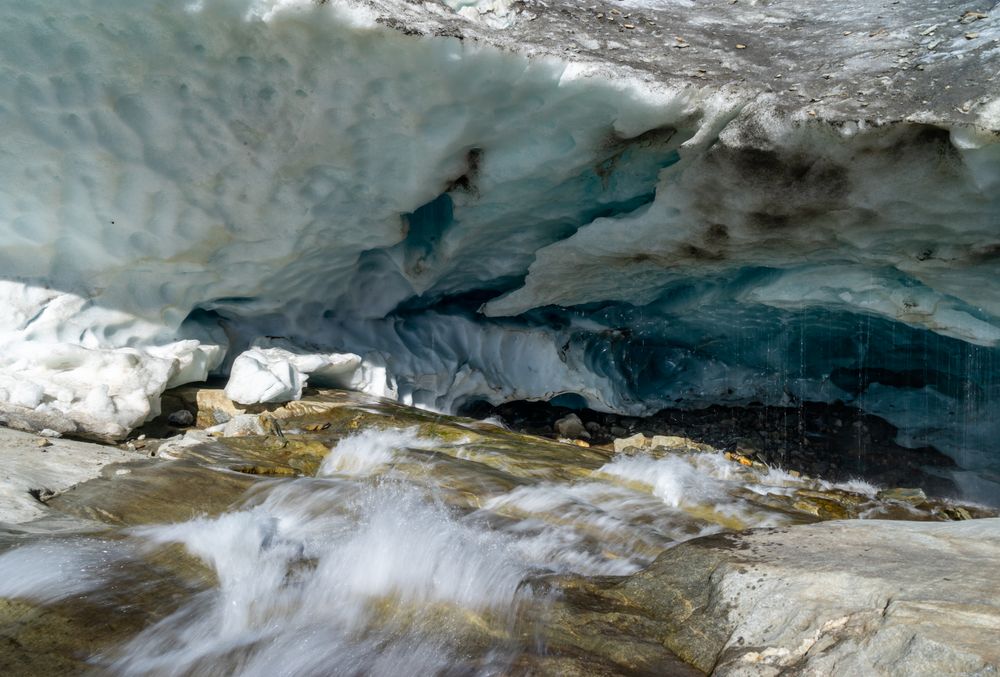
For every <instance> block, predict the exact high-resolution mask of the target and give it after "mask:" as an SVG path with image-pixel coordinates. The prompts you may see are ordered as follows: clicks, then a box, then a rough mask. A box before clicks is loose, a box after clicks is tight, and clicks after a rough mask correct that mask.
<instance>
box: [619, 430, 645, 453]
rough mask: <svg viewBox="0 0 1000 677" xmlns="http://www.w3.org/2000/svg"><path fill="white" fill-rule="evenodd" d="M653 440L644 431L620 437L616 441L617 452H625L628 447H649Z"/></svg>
mask: <svg viewBox="0 0 1000 677" xmlns="http://www.w3.org/2000/svg"><path fill="white" fill-rule="evenodd" d="M651 441H652V440H650V439H649V438H648V437H646V436H645V435H643V434H642V433H636V434H635V435H632V436H631V437H620V438H618V439H616V440H615V441H614V448H615V453H618V454H623V453H626V452H627V450H628V449H648V448H649V447H650V442H651Z"/></svg>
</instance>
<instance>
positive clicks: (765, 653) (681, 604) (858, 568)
mask: <svg viewBox="0 0 1000 677" xmlns="http://www.w3.org/2000/svg"><path fill="white" fill-rule="evenodd" d="M998 560H1000V519H995V518H994V519H979V520H969V521H965V522H888V521H880V520H857V521H836V522H824V523H819V524H811V525H804V526H795V527H790V528H784V529H762V530H756V531H751V532H745V533H742V534H735V535H714V536H708V537H704V538H701V539H696V540H693V541H688V542H686V543H683V544H681V545H679V546H677V547H676V548H673V549H670V550H668V551H666V552H665V553H664V554H662V555H661V556H660V557H659V558H657V560H656V561H655V562H654V563H653V564H652V565H651V566H650V567H649V568H648V569H646V570H644V571H642V572H640V573H638V574H636V575H634V576H632V577H629V578H627V579H625V580H624V581H623V582H620V583H613V584H611V585H609V586H607V587H606V588H605V589H604V590H602V592H601V593H600V594H601V595H602V596H604V597H606V598H607V599H617V600H623V601H624V603H625V606H626V607H627V608H629V609H631V611H629V613H634V614H637V615H639V616H641V617H642V618H656V619H658V620H659V627H658V633H659V635H660V637H661V639H662V641H663V643H664V645H665V646H666V647H667V648H669V649H670V650H671V651H673V652H675V653H677V654H678V655H679V656H681V657H682V658H684V659H685V660H687V661H689V662H690V663H692V664H693V665H695V666H696V667H698V668H699V669H701V670H704V671H706V672H709V671H711V672H712V674H714V675H778V674H792V673H794V674H810V675H901V676H902V675H957V674H963V675H968V674H976V675H979V674H996V672H997V671H998V670H1000V642H998V641H997V638H998V637H1000V598H998V596H997V595H996V591H998V590H1000V569H998V568H997V567H996V562H997V561H998Z"/></svg>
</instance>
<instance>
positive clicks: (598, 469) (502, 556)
mask: <svg viewBox="0 0 1000 677" xmlns="http://www.w3.org/2000/svg"><path fill="white" fill-rule="evenodd" d="M566 448H567V449H570V447H566ZM435 449H436V450H437V451H432V450H435ZM442 449H445V450H446V451H447V453H441V450H442ZM503 458H504V454H503V453H502V452H501V451H498V450H494V449H491V448H489V447H488V446H485V447H484V446H483V445H478V446H477V445H469V444H468V440H461V439H459V440H457V441H452V442H444V441H443V440H440V439H431V438H428V437H421V436H420V435H418V433H417V429H416V428H411V429H389V430H375V429H372V430H366V431H364V432H361V433H358V434H355V435H352V436H348V437H346V438H344V439H342V440H341V441H340V442H339V443H338V444H337V445H336V446H334V447H333V448H332V450H331V451H330V453H329V455H328V456H327V457H326V458H325V459H323V461H322V463H321V465H320V469H319V472H318V473H317V475H316V476H315V477H298V478H284V479H272V480H262V481H260V482H258V483H256V484H255V485H254V486H253V488H252V489H251V490H250V491H249V492H248V494H247V495H246V496H244V498H243V500H242V501H241V502H239V503H238V504H237V505H236V506H234V507H233V508H232V509H230V510H229V511H226V512H223V513H222V514H220V515H218V516H215V517H201V518H198V519H194V520H191V521H187V522H182V523H174V524H157V525H151V526H144V527H138V528H133V529H127V530H123V531H121V532H119V533H116V534H114V535H112V536H111V537H96V536H91V537H81V536H74V537H71V538H62V539H47V540H40V541H35V542H33V543H30V544H28V545H24V546H21V547H18V548H15V549H11V550H8V551H7V552H6V553H4V554H2V555H0V597H8V598H19V599H29V600H33V601H35V602H40V603H43V604H53V603H57V602H59V601H60V600H79V601H84V602H86V601H87V600H89V601H90V602H91V603H94V604H98V605H104V607H105V608H106V612H107V613H108V614H114V613H118V612H119V611H120V608H122V607H123V606H127V604H128V603H127V602H126V603H124V604H123V603H122V602H121V601H117V602H109V601H107V600H106V597H102V596H101V595H102V594H103V593H102V591H104V592H106V591H107V590H112V589H115V590H119V591H126V599H127V596H128V594H131V593H129V592H128V591H135V594H137V595H138V594H139V592H140V591H141V590H143V589H144V586H146V587H148V586H149V585H151V583H150V582H149V580H148V578H149V576H150V574H148V572H147V573H143V572H144V565H143V564H142V563H143V561H144V558H149V557H154V555H155V553H161V555H162V553H163V552H164V551H169V548H171V547H174V548H176V547H177V546H178V545H179V546H181V547H182V548H183V549H184V551H186V553H188V555H190V556H193V557H194V558H196V559H197V560H198V561H200V562H201V563H203V565H206V566H207V569H209V570H210V571H211V574H210V575H209V576H207V577H206V579H205V580H206V581H207V582H206V583H204V584H202V585H201V586H200V587H199V586H195V587H194V588H193V589H190V590H187V591H186V592H183V593H174V594H173V596H172V597H170V602H169V603H166V602H164V603H163V604H162V605H161V606H160V607H157V606H156V604H155V603H154V604H153V607H154V608H153V609H151V610H150V622H148V623H145V624H144V626H143V627H142V629H141V630H138V631H137V634H136V633H133V635H132V636H131V638H129V639H127V640H126V641H124V642H119V644H118V646H115V647H113V648H111V649H104V650H102V651H100V652H99V653H98V654H97V655H95V656H92V657H91V658H90V661H91V664H92V665H93V666H95V669H98V670H100V671H101V672H110V673H112V674H120V675H189V674H196V675H216V674H217V675H229V674H243V675H261V676H272V675H296V676H298V675H328V674H343V675H361V674H366V675H367V674H371V675H403V674H484V675H487V674H500V673H503V674H509V673H510V672H518V671H519V670H518V669H517V667H516V666H517V661H518V660H519V657H520V656H523V655H524V654H525V653H526V652H535V653H538V652H545V650H546V647H545V646H544V642H542V640H541V639H540V635H539V633H538V632H537V630H538V627H537V624H538V623H539V622H543V621H542V620H540V619H543V618H544V609H545V607H546V604H547V603H548V602H549V597H548V595H549V594H550V593H547V592H544V590H545V589H546V588H545V586H540V585H537V582H538V581H539V580H541V579H542V577H544V576H547V575H551V574H582V575H623V574H630V573H632V572H635V571H637V570H638V569H639V568H641V567H642V566H644V565H646V564H648V563H649V562H650V561H652V559H653V558H654V557H655V556H656V555H657V554H658V553H659V552H661V551H662V550H663V549H665V548H667V547H669V546H670V545H671V544H673V543H676V542H678V541H681V540H685V539H688V538H691V537H695V536H699V535H703V534H708V533H712V532H716V531H720V530H722V529H726V528H743V527H747V526H769V525H779V524H784V523H788V522H790V521H792V518H791V517H790V516H789V514H788V513H787V512H782V511H778V510H771V511H768V510H762V509H760V506H758V505H755V504H754V503H753V502H752V499H753V497H754V496H758V495H764V494H767V495H771V496H782V495H788V494H790V493H791V492H793V491H795V490H796V489H798V488H802V487H803V486H805V484H804V482H803V480H800V479H797V478H794V477H792V476H790V475H788V474H786V473H783V472H781V471H777V470H772V471H770V472H763V473H761V472H757V473H756V474H755V475H752V476H751V475H750V474H748V471H747V469H745V468H743V467H742V466H740V465H739V464H737V463H733V462H731V461H730V460H727V459H724V458H723V457H722V455H721V454H711V453H704V454H682V455H662V456H659V457H657V456H653V455H639V456H618V457H614V458H611V459H610V460H609V462H607V463H605V464H604V465H603V466H601V465H599V463H598V464H596V466H595V467H590V468H586V467H584V468H575V469H574V468H572V467H571V465H572V464H571V460H570V459H569V458H568V457H567V462H566V464H565V466H563V467H561V466H560V465H559V464H550V465H546V464H544V463H540V464H539V465H538V466H537V467H535V466H531V465H530V463H529V464H528V465H527V466H524V467H523V468H522V471H521V473H520V476H518V477H515V476H513V475H510V474H505V473H502V472H500V471H499V470H498V469H497V468H498V463H499V460H502V459H503ZM504 462H506V461H504ZM500 465H502V463H501V464H500ZM591 465H594V464H591ZM824 486H825V487H826V488H827V489H830V488H835V487H832V485H824ZM840 489H844V490H851V491H854V492H857V493H858V494H859V495H862V496H864V495H871V494H873V493H874V491H875V489H874V488H873V487H870V486H868V485H865V484H863V483H858V484H855V485H852V486H841V487H840ZM144 576H145V578H144ZM102 600H103V601H102ZM137 603H138V602H137ZM142 603H143V604H149V602H148V601H144V602H142ZM115 605H118V606H117V607H116V606H115Z"/></svg>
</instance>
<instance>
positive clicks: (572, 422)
mask: <svg viewBox="0 0 1000 677" xmlns="http://www.w3.org/2000/svg"><path fill="white" fill-rule="evenodd" d="M553 428H555V431H556V432H557V433H559V434H560V435H562V436H563V437H569V438H574V439H579V438H581V437H582V438H584V439H590V433H588V432H587V429H586V428H584V427H583V421H581V420H580V417H579V416H577V415H576V414H569V415H567V416H563V417H562V418H561V419H559V420H558V421H556V423H555V425H554V426H553Z"/></svg>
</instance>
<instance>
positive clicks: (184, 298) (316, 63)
mask: <svg viewBox="0 0 1000 677" xmlns="http://www.w3.org/2000/svg"><path fill="white" fill-rule="evenodd" d="M449 4H450V5H453V6H452V7H449V5H446V4H440V3H435V2H426V3H422V4H421V3H413V4H406V3H395V2H391V1H388V0H386V1H380V2H369V3H360V2H359V3H349V2H325V1H324V2H314V1H311V0H201V1H199V2H189V3H183V2H177V1H174V0H150V1H149V2H144V3H141V5H140V6H137V5H136V4H135V3H133V2H131V0H128V1H126V0H78V1H77V2H73V3H65V2H62V0H30V1H27V2H22V3H18V4H17V5H14V6H11V7H9V8H5V10H4V12H5V21H4V22H3V24H2V25H0V91H3V92H4V93H5V96H4V97H3V98H2V99H0V125H2V129H3V135H2V136H0V233H2V245H0V299H2V307H3V309H4V310H3V312H2V313H0V346H2V348H3V350H2V351H0V413H2V414H3V417H4V420H6V421H8V422H11V423H13V424H22V425H28V426H33V427H36V428H37V427H54V428H56V429H57V430H62V431H65V432H74V431H75V432H77V433H81V432H84V433H86V432H89V433H93V434H100V435H106V436H111V437H120V436H121V435H123V434H124V433H125V432H126V431H127V430H128V429H129V428H132V427H134V426H135V425H137V424H138V423H141V422H142V421H143V420H144V419H146V418H147V417H148V416H149V415H150V414H152V413H155V412H156V411H157V407H158V397H159V394H160V392H162V390H163V388H165V387H167V386H169V385H175V384H179V383H183V382H187V381H195V380H200V379H203V378H205V376H206V375H207V374H208V373H209V372H210V371H212V370H222V371H225V370H227V369H228V368H229V366H230V365H231V364H232V361H233V359H234V358H235V357H236V355H237V354H239V352H240V351H242V350H243V349H244V348H246V347H247V345H249V344H250V343H251V342H252V341H253V340H255V339H257V338H258V337H262V336H281V337H284V338H285V339H287V340H288V341H290V342H291V343H293V344H295V345H297V346H299V347H300V348H301V349H302V350H303V351H306V352H309V351H314V352H334V351H337V352H350V353H355V354H357V355H359V356H362V357H363V359H364V365H365V366H364V369H363V370H362V371H359V372H358V374H355V375H353V376H352V377H351V378H349V379H348V380H349V381H350V382H351V384H352V385H353V386H354V387H360V388H365V389H368V390H369V391H371V392H376V393H379V394H384V395H389V396H394V397H397V398H399V399H401V400H403V401H407V402H412V403H415V404H418V405H420V406H425V407H431V408H436V409H441V410H453V409H455V408H456V407H458V406H460V405H461V404H463V403H467V402H469V401H471V400H476V399H485V400H489V401H492V402H500V401H504V400H510V399H550V398H553V397H556V396H558V395H560V394H565V393H574V394H576V395H579V396H581V397H582V398H584V399H585V400H586V402H587V404H588V405H589V406H591V407H594V408H598V409H604V410H614V411H621V412H628V413H633V414H643V413H649V412H652V411H655V410H657V409H659V408H662V407H664V406H668V405H669V406H698V405H702V404H707V403H713V402H720V401H725V402H733V403H746V402H751V401H761V402H768V403H774V404H780V403H787V402H789V401H796V400H822V401H833V400H837V399H839V400H843V401H845V402H849V403H854V404H857V405H859V406H861V407H863V408H865V409H866V410H868V411H870V412H873V413H876V414H878V415H880V416H883V417H885V418H887V419H888V420H889V421H891V422H892V423H893V424H894V425H896V426H898V427H899V428H900V439H901V441H903V442H904V443H907V444H912V445H922V444H934V445H936V446H938V447H939V448H940V449H942V450H944V451H945V452H946V453H949V454H951V455H952V456H953V457H954V458H956V460H957V461H958V462H959V464H960V465H961V466H962V467H964V468H967V469H971V470H977V471H979V473H980V475H979V476H980V477H985V478H989V476H990V473H995V472H996V470H997V469H998V468H1000V450H998V449H997V448H996V443H995V441H994V440H996V439H998V437H997V435H998V433H1000V430H998V423H997V421H998V420H1000V417H997V416H996V415H995V411H996V410H997V407H998V406H1000V358H998V355H1000V353H998V345H1000V293H998V292H1000V283H998V281H997V273H998V271H1000V265H998V264H1000V131H998V130H1000V10H998V9H995V8H994V9H989V10H988V11H985V12H980V13H981V14H982V16H981V17H978V16H977V17H975V18H973V19H972V21H973V22H974V23H975V25H974V26H970V25H969V23H968V22H967V21H966V19H967V18H968V17H967V14H966V13H967V11H971V10H981V9H982V7H980V6H979V5H974V4H973V3H963V2H948V3H944V2H930V3H928V2H917V1H916V0H910V1H907V2H899V3H890V2H862V1H861V0H857V1H856V2H853V5H857V6H856V7H853V10H856V11H845V10H844V8H843V7H842V6H841V7H840V9H839V10H838V12H839V15H838V16H833V15H829V16H828V14H829V11H830V10H828V9H826V8H825V7H824V5H825V3H822V2H818V1H811V0H810V1H804V2H795V3H792V2H777V1H776V2H772V3H741V4H740V6H738V7H735V6H733V5H732V3H730V2H728V1H726V2H717V3H699V4H698V6H697V7H694V5H693V4H692V3H684V2H676V3H671V2H659V3H651V2H647V3H639V2H631V1H626V2H621V3H620V2H615V3H610V4H609V6H608V8H605V6H604V4H602V3H593V4H592V5H586V4H577V3H570V2H568V1H567V2H565V3H563V4H559V3H555V4H553V5H551V6H548V5H544V6H543V5H542V4H541V3H535V2H527V3H513V4H504V3H503V2H495V3H488V4H487V3H478V4H476V3H462V4H461V5H459V4H456V3H449ZM843 4H844V3H838V5H843ZM848 4H852V3H848ZM853 5H852V6H853ZM612 6H613V7H612ZM463 7H464V9H463ZM453 10H458V11H459V13H456V12H455V11H453ZM487 10H489V11H487ZM612 10H613V11H612ZM615 12H617V13H615ZM598 15H600V16H598ZM845 16H847V18H845ZM626 24H627V25H626ZM934 24H937V27H936V28H934V29H933V30H931V31H930V32H927V29H928V28H929V27H930V26H932V25H934ZM973 32H974V33H975V37H974V38H969V37H967V34H971V33H973ZM932 43H934V44H933V45H932ZM929 45H932V46H929ZM359 369H362V368H361V367H359ZM95 384H96V385H95Z"/></svg>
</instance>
